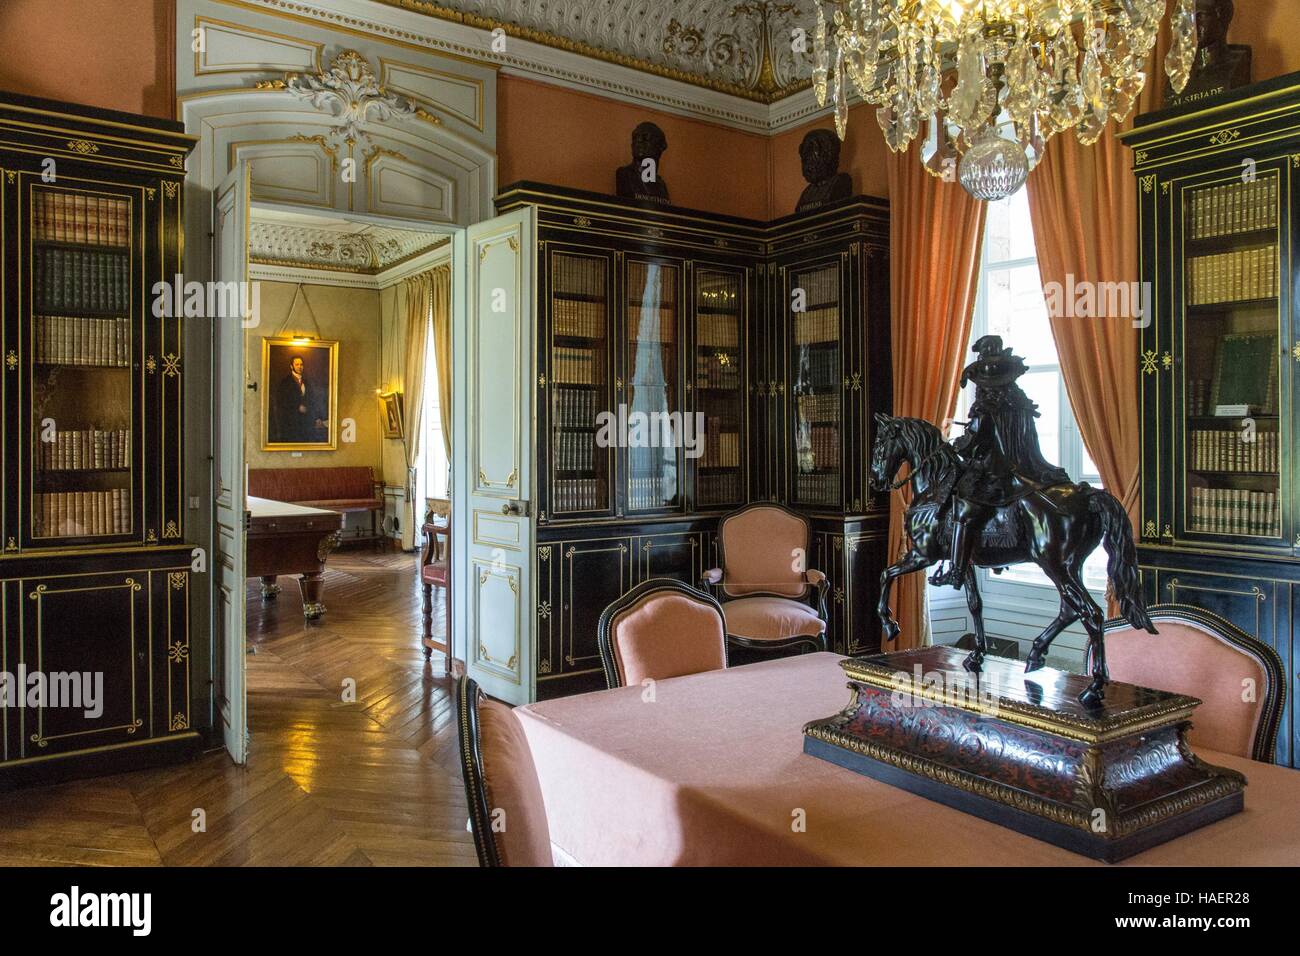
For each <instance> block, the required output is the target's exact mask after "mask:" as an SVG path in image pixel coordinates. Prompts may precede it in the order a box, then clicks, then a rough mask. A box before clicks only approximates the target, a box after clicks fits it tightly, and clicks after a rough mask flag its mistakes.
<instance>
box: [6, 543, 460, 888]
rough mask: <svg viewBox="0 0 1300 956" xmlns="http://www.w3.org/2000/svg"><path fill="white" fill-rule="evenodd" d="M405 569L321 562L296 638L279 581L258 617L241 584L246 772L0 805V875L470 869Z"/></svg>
mask: <svg viewBox="0 0 1300 956" xmlns="http://www.w3.org/2000/svg"><path fill="white" fill-rule="evenodd" d="M416 560H417V559H416V558H415V557H413V556H411V555H407V554H384V555H374V554H368V553H365V552H342V553H336V554H335V555H333V556H332V557H331V558H330V567H329V569H328V570H327V571H326V584H325V605H326V607H327V608H328V610H327V612H326V614H325V616H324V618H323V619H322V620H321V622H320V623H319V624H317V625H313V626H310V627H307V626H305V625H304V624H303V620H302V614H301V610H300V605H299V603H298V600H297V598H298V594H297V584H296V583H295V582H294V581H293V580H292V579H289V578H285V579H282V581H281V584H282V585H283V587H284V592H283V593H282V594H281V595H280V597H279V599H278V600H276V601H274V602H269V603H266V604H263V602H262V600H261V598H260V596H259V592H258V589H257V587H256V586H255V584H256V582H253V583H252V584H253V586H250V588H249V590H248V605H247V609H248V621H249V642H250V644H251V645H252V646H253V647H254V648H256V651H257V652H256V653H255V654H253V655H251V656H250V657H249V659H248V681H249V707H250V711H251V725H252V726H251V730H252V746H251V752H250V758H249V761H248V764H247V766H245V767H236V766H234V765H233V764H232V763H231V762H230V760H229V758H228V757H227V756H226V755H225V753H224V752H218V753H210V754H206V755H204V756H203V757H200V758H199V759H198V760H196V761H194V762H192V763H188V764H184V765H181V766H175V767H166V768H160V769H157V770H143V771H137V772H135V773H130V774H121V775H118V776H114V777H103V778H99V779H94V780H86V781H78V782H74V783H68V784H61V785H58V786H52V787H44V788H40V789H34V790H23V791H18V792H16V793H13V794H8V795H6V797H5V805H6V809H5V812H4V813H3V814H0V863H4V864H10V865H61V864H68V865H94V866H104V865H157V864H160V863H161V864H167V865H179V866H203V865H219V866H237V865H245V864H248V865H258V864H269V865H276V866H369V865H372V864H374V865H421V866H431V865H432V866H442V865H473V864H474V862H475V858H474V846H473V842H472V840H471V837H470V835H469V833H467V832H466V830H465V819H466V814H465V800H464V794H463V792H462V789H461V781H460V769H459V765H458V756H457V749H456V748H457V744H456V734H455V720H454V716H455V715H454V712H453V711H454V703H453V700H454V698H453V694H452V683H451V681H450V680H449V679H448V678H447V677H446V671H445V668H444V662H443V660H442V659H441V657H440V655H438V654H436V653H435V654H434V658H433V661H432V662H431V663H425V661H424V654H423V650H422V649H421V647H420V642H419V626H420V613H419V588H418V584H417V579H416ZM435 594H439V592H435ZM442 622H443V608H442V598H441V596H439V597H437V598H436V603H435V606H434V625H435V627H437V628H441V627H442ZM345 686H348V687H351V686H355V702H349V701H346V700H345V699H344V691H345ZM196 810H202V811H203V813H204V815H205V816H206V832H200V833H195V832H194V826H193V824H194V819H195V811H196Z"/></svg>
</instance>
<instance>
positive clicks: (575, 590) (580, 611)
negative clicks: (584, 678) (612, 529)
mask: <svg viewBox="0 0 1300 956" xmlns="http://www.w3.org/2000/svg"><path fill="white" fill-rule="evenodd" d="M558 549H559V560H560V567H559V576H558V580H559V591H560V615H559V631H560V639H559V651H560V659H559V660H558V661H552V666H551V669H552V672H554V673H559V674H575V673H580V672H583V671H599V670H600V653H599V652H598V651H597V649H596V624H597V623H598V622H599V621H600V615H601V612H602V611H604V610H605V608H606V607H607V606H608V605H609V604H611V603H612V602H613V601H614V600H615V599H617V598H618V597H620V596H621V595H622V594H624V593H625V592H626V591H627V590H629V589H630V588H631V586H632V556H631V549H630V547H629V542H628V539H627V538H610V539H602V540H587V541H565V542H562V543H561V544H560V545H558Z"/></svg>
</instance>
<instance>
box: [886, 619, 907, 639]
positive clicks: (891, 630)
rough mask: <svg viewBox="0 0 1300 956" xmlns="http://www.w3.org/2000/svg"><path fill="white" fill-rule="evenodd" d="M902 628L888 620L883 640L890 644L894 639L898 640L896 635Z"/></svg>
mask: <svg viewBox="0 0 1300 956" xmlns="http://www.w3.org/2000/svg"><path fill="white" fill-rule="evenodd" d="M902 630H903V629H902V628H901V627H899V626H898V625H897V624H895V623H894V622H893V621H890V622H889V623H888V624H886V625H885V640H886V641H888V642H889V643H890V644H892V643H894V641H896V640H898V635H899V634H901V633H902Z"/></svg>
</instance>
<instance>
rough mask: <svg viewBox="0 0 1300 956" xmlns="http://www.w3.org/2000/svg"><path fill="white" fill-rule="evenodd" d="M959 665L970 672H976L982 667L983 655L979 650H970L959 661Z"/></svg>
mask: <svg viewBox="0 0 1300 956" xmlns="http://www.w3.org/2000/svg"><path fill="white" fill-rule="evenodd" d="M961 666H962V667H964V668H965V669H966V670H967V671H969V672H970V673H972V674H978V673H979V672H980V671H981V670H983V668H984V655H983V654H981V653H980V652H979V651H971V652H970V653H969V654H967V655H966V659H965V660H964V661H962V662H961Z"/></svg>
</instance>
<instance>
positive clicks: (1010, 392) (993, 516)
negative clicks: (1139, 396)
mask: <svg viewBox="0 0 1300 956" xmlns="http://www.w3.org/2000/svg"><path fill="white" fill-rule="evenodd" d="M974 351H975V352H976V353H977V354H978V356H979V357H978V358H977V359H976V360H975V361H974V362H972V363H971V364H970V365H968V366H967V367H966V368H965V370H964V371H963V372H962V379H961V381H962V385H963V386H964V385H965V384H966V383H967V382H968V381H969V382H974V383H975V401H974V402H973V404H972V405H971V420H970V422H969V423H967V429H966V434H965V435H963V436H962V437H961V438H960V439H959V440H958V441H956V442H955V443H953V444H949V443H948V442H946V441H945V440H944V438H943V434H942V433H941V432H940V431H939V429H938V428H936V427H935V426H934V425H931V424H930V423H929V422H927V421H923V420H921V419H918V418H894V417H892V416H889V415H880V414H878V415H876V443H875V447H874V449H873V450H872V456H871V485H872V487H873V488H874V489H876V490H877V491H884V490H886V489H890V490H892V489H897V488H901V487H903V486H904V485H906V484H908V483H911V484H912V485H913V497H912V503H911V505H910V506H909V507H908V509H907V511H906V512H905V513H904V516H903V520H904V527H905V529H906V531H907V534H908V536H909V537H910V539H911V547H910V548H909V549H908V550H907V551H906V552H905V553H904V554H903V556H902V558H901V559H900V560H899V561H898V563H897V564H894V565H891V566H890V567H889V568H887V569H885V572H884V574H882V575H881V578H880V584H881V587H880V604H879V606H878V608H877V612H878V614H879V617H880V622H881V624H882V626H883V627H884V631H885V638H886V640H889V641H892V640H894V639H895V638H896V637H897V636H898V632H899V628H898V622H897V621H895V620H894V618H893V615H892V614H891V613H890V610H889V592H890V586H891V584H892V583H893V580H894V579H895V578H897V577H900V576H902V575H904V574H911V573H912V572H914V571H920V570H923V569H925V568H928V567H930V566H932V565H934V564H939V563H941V562H943V561H950V562H951V566H950V567H949V569H948V570H947V571H943V572H941V573H938V574H936V575H935V576H934V577H933V578H932V579H931V581H932V583H934V584H951V585H952V586H954V587H956V588H961V589H964V590H965V592H966V604H967V607H968V608H969V609H970V613H971V618H972V620H974V622H975V650H973V651H971V653H970V654H969V655H967V657H966V660H965V661H964V666H965V667H966V669H967V670H969V671H972V672H975V673H978V672H979V670H980V666H981V665H982V663H983V661H984V655H985V653H986V652H987V644H986V641H985V634H984V619H983V604H982V602H981V600H980V596H979V588H978V586H977V584H976V574H975V569H976V568H993V569H994V571H995V572H996V571H1001V570H1002V569H1003V568H1006V567H1008V566H1009V565H1012V564H1022V563H1024V562H1028V561H1032V562H1033V563H1035V564H1037V565H1038V566H1039V567H1040V568H1042V569H1043V573H1045V574H1046V575H1047V576H1048V578H1049V579H1051V581H1052V583H1053V584H1055V585H1056V589H1057V591H1058V592H1059V593H1060V599H1061V610H1060V613H1059V614H1057V616H1056V619H1055V620H1054V621H1052V623H1051V624H1049V625H1048V626H1047V627H1046V628H1045V629H1044V630H1043V632H1042V633H1041V634H1039V635H1038V637H1037V638H1035V639H1034V643H1033V646H1032V648H1031V649H1030V652H1029V657H1028V659H1027V660H1026V662H1025V673H1030V672H1031V671H1036V670H1038V669H1039V668H1040V667H1042V666H1043V664H1044V657H1045V655H1046V654H1047V650H1048V648H1049V647H1051V645H1052V641H1054V640H1055V639H1056V637H1057V635H1058V634H1060V633H1061V631H1063V630H1065V628H1067V627H1069V626H1070V625H1071V624H1073V623H1074V622H1075V621H1077V620H1082V621H1083V626H1084V627H1085V628H1086V629H1087V632H1088V659H1089V661H1090V664H1091V669H1092V681H1091V682H1090V683H1089V684H1088V687H1087V688H1086V689H1085V690H1084V692H1083V693H1082V694H1081V695H1080V696H1079V700H1080V702H1081V703H1083V704H1084V705H1085V706H1088V707H1096V706H1099V705H1100V704H1101V701H1102V698H1103V696H1104V694H1105V687H1106V683H1107V682H1108V681H1109V680H1110V674H1109V672H1108V670H1107V668H1106V650H1105V646H1104V643H1103V636H1102V623H1103V617H1104V616H1103V614H1102V611H1101V608H1100V607H1098V606H1097V603H1096V602H1095V601H1094V600H1093V599H1092V595H1091V594H1089V593H1088V589H1087V587H1086V586H1085V585H1084V583H1083V562H1084V561H1085V560H1086V559H1087V557H1088V555H1090V554H1091V553H1092V552H1093V550H1094V549H1096V547H1097V545H1098V544H1099V543H1104V544H1105V546H1106V552H1107V554H1109V556H1110V561H1109V563H1108V565H1107V568H1106V574H1107V576H1108V578H1109V579H1110V586H1111V593H1112V594H1113V595H1114V596H1115V599H1116V600H1117V601H1118V602H1119V606H1120V613H1121V614H1122V615H1123V617H1124V619H1125V620H1127V621H1128V622H1129V623H1130V624H1132V625H1133V626H1134V627H1139V628H1142V629H1144V630H1147V631H1150V632H1151V633H1152V634H1154V633H1156V630H1155V627H1154V626H1153V625H1152V623H1151V618H1150V617H1149V616H1148V615H1147V610H1146V600H1145V599H1144V597H1143V595H1142V588H1141V581H1140V578H1139V576H1138V568H1137V552H1136V551H1135V550H1134V547H1133V534H1132V531H1131V529H1130V527H1129V521H1128V515H1127V514H1126V513H1125V512H1124V508H1123V506H1122V505H1121V504H1120V503H1119V501H1118V500H1116V498H1115V497H1114V496H1113V495H1111V494H1110V493H1109V492H1107V491H1105V490H1103V489H1101V488H1093V487H1092V486H1091V485H1089V484H1088V483H1087V482H1082V483H1079V484H1076V483H1074V482H1071V481H1070V479H1069V476H1068V475H1066V473H1065V472H1064V471H1063V470H1061V469H1060V468H1057V467H1056V466H1054V465H1051V464H1049V463H1048V462H1047V461H1046V460H1045V459H1044V458H1043V455H1042V452H1041V451H1040V449H1039V446H1038V433H1037V431H1036V430H1035V428H1034V419H1035V418H1037V417H1038V409H1037V406H1036V405H1035V404H1034V403H1033V402H1032V401H1031V400H1030V398H1029V396H1028V395H1026V394H1025V393H1024V391H1023V390H1022V389H1021V388H1020V386H1019V385H1017V384H1016V379H1018V378H1020V376H1022V375H1024V374H1025V372H1026V371H1027V370H1028V369H1027V367H1026V366H1025V362H1024V359H1022V358H1020V357H1019V356H1018V355H1013V354H1012V352H1011V349H1009V348H1007V349H1004V348H1003V347H1002V340H1001V339H1000V338H999V337H998V336H996V335H986V336H984V337H983V338H981V339H980V340H979V341H978V342H976V343H975V348H974ZM903 462H907V463H908V465H909V466H910V473H909V475H908V476H907V478H904V479H902V480H901V481H896V482H893V477H894V475H895V474H897V472H898V469H899V468H900V467H901V466H902V464H903ZM891 482H893V483H892V484H891Z"/></svg>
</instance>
